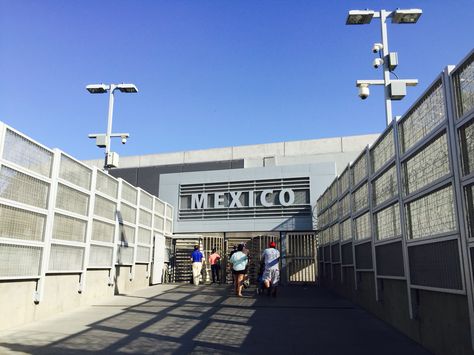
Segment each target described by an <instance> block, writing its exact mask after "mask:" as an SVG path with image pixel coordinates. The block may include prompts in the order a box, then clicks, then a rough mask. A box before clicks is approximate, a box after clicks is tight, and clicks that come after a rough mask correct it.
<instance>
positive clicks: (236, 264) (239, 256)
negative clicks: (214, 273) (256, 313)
mask: <svg viewBox="0 0 474 355" xmlns="http://www.w3.org/2000/svg"><path fill="white" fill-rule="evenodd" d="M243 250H244V245H243V244H239V246H238V247H237V251H236V252H235V253H234V254H232V256H231V258H230V263H231V264H232V273H233V274H234V280H235V294H236V295H237V296H239V297H242V287H243V281H244V275H245V273H246V268H247V264H248V262H249V257H248V256H247V254H245V253H244V252H243Z"/></svg>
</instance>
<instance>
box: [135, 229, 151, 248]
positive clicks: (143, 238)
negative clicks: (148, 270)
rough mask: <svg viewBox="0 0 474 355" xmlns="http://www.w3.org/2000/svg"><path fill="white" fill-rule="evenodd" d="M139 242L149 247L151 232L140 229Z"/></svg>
mask: <svg viewBox="0 0 474 355" xmlns="http://www.w3.org/2000/svg"><path fill="white" fill-rule="evenodd" d="M137 242H138V243H141V244H147V245H149V244H151V230H149V229H145V228H142V227H139V228H138V238H137Z"/></svg>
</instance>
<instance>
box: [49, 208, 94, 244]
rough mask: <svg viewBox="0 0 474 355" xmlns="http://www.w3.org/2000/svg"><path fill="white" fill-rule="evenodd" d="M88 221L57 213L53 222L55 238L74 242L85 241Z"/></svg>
mask: <svg viewBox="0 0 474 355" xmlns="http://www.w3.org/2000/svg"><path fill="white" fill-rule="evenodd" d="M86 227H87V222H86V221H84V220H82V219H78V218H74V217H69V216H65V215H63V214H59V213H56V214H55V215H54V223H53V235H52V237H53V239H60V240H66V241H73V242H85V240H86Z"/></svg>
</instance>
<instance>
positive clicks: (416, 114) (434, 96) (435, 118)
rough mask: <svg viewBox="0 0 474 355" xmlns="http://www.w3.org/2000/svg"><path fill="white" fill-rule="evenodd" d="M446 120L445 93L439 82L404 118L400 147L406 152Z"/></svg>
mask: <svg viewBox="0 0 474 355" xmlns="http://www.w3.org/2000/svg"><path fill="white" fill-rule="evenodd" d="M445 118H446V107H445V104H444V93H443V86H442V83H441V80H439V81H438V82H437V83H436V84H435V85H434V86H433V87H432V88H431V89H430V90H429V92H428V93H427V94H426V95H425V96H424V97H423V98H421V99H420V100H418V102H417V104H416V106H415V107H414V108H413V109H412V110H411V111H410V112H409V113H408V114H407V115H406V116H405V117H404V119H403V122H402V123H401V125H400V145H401V149H402V152H403V153H404V152H406V151H407V150H408V149H409V148H411V147H412V146H413V145H414V144H415V143H417V142H419V141H420V140H421V139H422V138H423V137H425V136H426V135H428V134H429V133H430V132H431V131H432V130H433V129H434V128H435V127H436V126H437V125H438V124H440V123H441V121H443V120H445Z"/></svg>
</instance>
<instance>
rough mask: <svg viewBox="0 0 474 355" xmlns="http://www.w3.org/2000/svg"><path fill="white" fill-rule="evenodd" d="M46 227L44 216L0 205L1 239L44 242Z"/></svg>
mask: <svg viewBox="0 0 474 355" xmlns="http://www.w3.org/2000/svg"><path fill="white" fill-rule="evenodd" d="M45 225H46V216H45V215H43V214H40V213H34V212H31V211H26V210H23V209H20V208H15V207H10V206H5V205H0V238H12V239H20V240H32V241H43V240H44V231H45ZM0 248H1V247H0Z"/></svg>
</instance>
